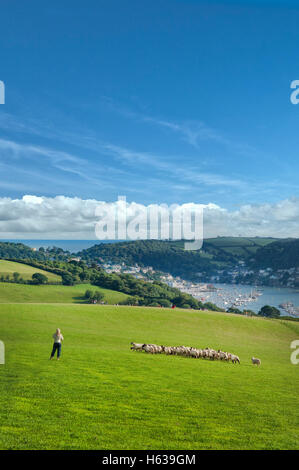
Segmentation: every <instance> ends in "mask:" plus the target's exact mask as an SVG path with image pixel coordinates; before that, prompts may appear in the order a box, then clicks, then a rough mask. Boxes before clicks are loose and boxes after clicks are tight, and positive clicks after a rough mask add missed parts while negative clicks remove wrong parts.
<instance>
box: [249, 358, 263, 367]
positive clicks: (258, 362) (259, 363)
mask: <svg viewBox="0 0 299 470" xmlns="http://www.w3.org/2000/svg"><path fill="white" fill-rule="evenodd" d="M251 362H252V364H256V365H257V366H260V365H261V360H260V359H258V358H257V357H252V358H251Z"/></svg>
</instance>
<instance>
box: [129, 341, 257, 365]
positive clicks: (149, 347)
mask: <svg viewBox="0 0 299 470" xmlns="http://www.w3.org/2000/svg"><path fill="white" fill-rule="evenodd" d="M131 350H133V351H145V352H146V353H149V354H167V355H168V356H170V355H172V356H185V357H193V358H196V359H198V358H206V359H211V360H220V361H226V362H229V361H231V362H232V363H233V364H236V363H237V362H238V364H240V359H239V356H236V355H235V354H231V353H228V352H223V351H221V350H220V349H218V351H216V350H215V349H211V348H205V349H198V348H192V347H186V346H158V345H157V344H146V343H133V342H132V343H131ZM251 361H252V363H253V364H256V365H260V364H261V361H260V359H257V358H254V357H252V358H251Z"/></svg>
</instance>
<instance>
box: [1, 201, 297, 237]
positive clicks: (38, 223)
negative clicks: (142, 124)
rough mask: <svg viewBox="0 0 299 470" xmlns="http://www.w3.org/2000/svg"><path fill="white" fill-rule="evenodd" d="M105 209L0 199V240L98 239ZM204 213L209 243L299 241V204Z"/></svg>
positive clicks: (88, 204)
mask: <svg viewBox="0 0 299 470" xmlns="http://www.w3.org/2000/svg"><path fill="white" fill-rule="evenodd" d="M101 204H103V201H96V200H94V199H87V200H83V199H80V198H70V197H65V196H56V197H53V198H48V197H37V196H32V195H25V196H23V198H22V199H11V198H0V237H1V238H2V239H3V238H45V239H47V238H49V239H96V237H95V223H96V222H97V221H98V217H96V215H95V211H96V208H97V207H98V206H99V205H101ZM115 204H119V203H111V207H115ZM191 205H192V203H191ZM144 207H146V206H143V205H141V204H136V203H133V202H132V203H130V204H128V206H127V209H128V211H129V213H130V214H132V213H133V210H134V209H135V208H136V209H138V208H144ZM147 207H148V206H147ZM203 207H204V237H205V238H208V237H214V236H217V235H222V236H238V235H242V236H256V235H257V236H273V237H297V236H298V234H299V198H292V199H286V200H283V201H280V202H278V203H275V204H259V205H244V206H241V207H240V208H239V209H238V210H234V211H229V210H227V209H224V208H222V207H220V206H218V205H216V204H212V203H210V204H207V205H204V206H203Z"/></svg>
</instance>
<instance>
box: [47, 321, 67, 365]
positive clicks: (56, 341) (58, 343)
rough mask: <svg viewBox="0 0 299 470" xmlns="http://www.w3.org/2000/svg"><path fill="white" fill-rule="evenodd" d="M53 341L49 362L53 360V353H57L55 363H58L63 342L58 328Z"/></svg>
mask: <svg viewBox="0 0 299 470" xmlns="http://www.w3.org/2000/svg"><path fill="white" fill-rule="evenodd" d="M53 339H54V344H53V349H52V353H51V357H50V360H51V359H53V357H54V356H55V352H56V351H57V361H59V359H60V356H61V341H63V340H64V338H63V336H62V334H61V331H60V329H59V328H57V330H56V333H54V335H53Z"/></svg>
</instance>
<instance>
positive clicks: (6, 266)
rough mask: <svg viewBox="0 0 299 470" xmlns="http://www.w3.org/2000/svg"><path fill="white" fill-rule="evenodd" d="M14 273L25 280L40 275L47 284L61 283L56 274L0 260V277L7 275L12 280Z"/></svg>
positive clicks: (59, 277)
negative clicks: (33, 275) (44, 277)
mask: <svg viewBox="0 0 299 470" xmlns="http://www.w3.org/2000/svg"><path fill="white" fill-rule="evenodd" d="M14 272H17V273H19V274H20V275H21V277H22V278H23V279H25V280H28V279H31V278H32V274H34V273H41V274H44V275H45V276H47V278H48V280H49V282H61V276H57V274H53V273H49V272H48V271H44V270H42V269H38V268H34V267H32V266H28V265H27V264H22V263H15V262H14V261H7V260H3V259H0V276H1V275H4V276H6V275H7V274H9V276H10V278H12V275H13V273H14Z"/></svg>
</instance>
